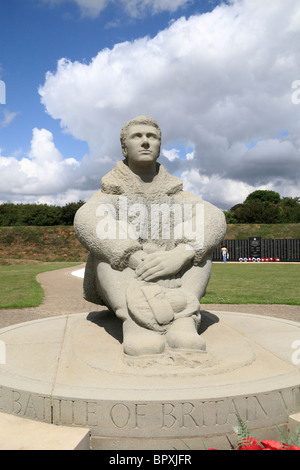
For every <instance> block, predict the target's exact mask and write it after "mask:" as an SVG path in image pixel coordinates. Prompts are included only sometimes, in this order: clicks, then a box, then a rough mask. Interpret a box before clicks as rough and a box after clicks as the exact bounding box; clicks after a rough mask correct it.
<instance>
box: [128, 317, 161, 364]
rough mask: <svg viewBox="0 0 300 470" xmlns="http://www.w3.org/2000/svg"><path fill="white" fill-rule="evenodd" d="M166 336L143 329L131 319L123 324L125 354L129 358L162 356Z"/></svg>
mask: <svg viewBox="0 0 300 470" xmlns="http://www.w3.org/2000/svg"><path fill="white" fill-rule="evenodd" d="M165 345H166V340H165V336H164V335H162V334H160V333H158V332H156V331H152V330H148V329H146V328H142V327H140V326H139V325H137V324H136V323H135V322H134V321H133V320H132V319H131V318H127V319H126V320H125V321H124V323H123V352H124V353H125V354H127V355H128V356H143V355H152V354H162V353H163V352H164V350H165Z"/></svg>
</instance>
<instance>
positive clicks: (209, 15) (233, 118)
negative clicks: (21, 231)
mask: <svg viewBox="0 0 300 470" xmlns="http://www.w3.org/2000/svg"><path fill="white" fill-rule="evenodd" d="M251 5H252V7H251ZM128 6H129V7H130V8H128ZM87 7H88V8H87ZM126 7H127V8H126ZM299 31H300V5H299V2H298V1H297V0H286V2H282V1H280V0H272V1H271V0H264V1H263V2H261V1H260V2H259V1H258V0H251V1H250V0H232V1H229V2H219V1H196V0H194V1H193V0H173V1H170V0H161V1H160V2H158V0H128V1H127V2H125V0H118V1H115V0H107V1H106V2H105V0H86V1H84V0H0V80H2V81H3V82H4V83H5V85H6V102H5V104H4V103H3V104H0V149H1V151H0V202H5V201H14V202H26V201H29V202H36V201H40V202H48V203H58V204H64V203H66V202H71V200H77V199H87V198H88V197H89V196H90V195H91V194H92V193H93V192H94V191H95V190H97V189H98V187H99V186H100V178H101V176H103V174H105V173H106V172H107V171H109V170H110V169H111V168H112V167H113V165H114V164H115V162H116V161H117V160H118V159H119V158H120V156H121V152H120V148H119V140H118V134H119V131H120V126H121V125H122V124H123V123H124V122H125V121H126V120H127V119H130V118H131V117H133V116H134V115H136V114H151V115H153V117H155V118H156V119H157V120H158V122H159V123H160V124H161V127H162V130H163V137H164V139H163V150H162V156H161V162H162V163H163V164H164V165H165V166H166V167H167V169H168V170H169V171H170V172H172V173H174V174H180V175H182V178H183V181H184V184H185V188H186V189H187V190H189V191H191V192H194V193H197V194H198V195H199V196H201V197H203V199H206V200H208V201H209V202H212V203H214V204H216V205H218V206H219V207H221V208H223V209H226V208H229V207H231V206H232V205H234V204H235V203H237V202H241V201H242V200H244V199H245V197H246V196H247V194H248V193H249V192H251V191H252V190H254V189H258V188H260V189H261V188H263V189H274V190H277V191H278V192H280V194H281V195H287V196H298V195H299V194H298V192H297V191H298V181H299V176H300V175H299V155H300V153H299V148H300V141H299V137H298V129H299V113H300V105H298V106H297V105H296V104H295V103H293V102H292V100H291V95H292V88H291V87H292V83H293V81H295V80H297V79H299V78H300V59H299V51H298V50H297V49H299V48H297V44H299V35H300V34H299ZM62 59H65V60H64V61H63V60H62ZM58 64H59V65H58ZM48 72H50V74H49V73H48Z"/></svg>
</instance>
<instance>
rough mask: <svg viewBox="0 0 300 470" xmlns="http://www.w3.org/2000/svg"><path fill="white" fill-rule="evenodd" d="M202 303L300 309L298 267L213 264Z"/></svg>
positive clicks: (291, 265)
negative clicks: (285, 306) (286, 306)
mask: <svg viewBox="0 0 300 470" xmlns="http://www.w3.org/2000/svg"><path fill="white" fill-rule="evenodd" d="M201 302H202V303H204V304H210V303H215V304H286V305H300V264H288V263H287V264H281V263H226V264H223V263H214V264H213V269H212V274H211V278H210V281H209V284H208V287H207V291H206V295H205V297H203V298H202V300H201Z"/></svg>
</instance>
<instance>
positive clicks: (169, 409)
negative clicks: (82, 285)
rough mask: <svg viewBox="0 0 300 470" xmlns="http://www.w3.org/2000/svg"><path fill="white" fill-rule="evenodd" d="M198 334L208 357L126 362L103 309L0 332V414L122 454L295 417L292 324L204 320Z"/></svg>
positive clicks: (115, 323) (297, 396)
mask: <svg viewBox="0 0 300 470" xmlns="http://www.w3.org/2000/svg"><path fill="white" fill-rule="evenodd" d="M200 334H202V335H203V337H204V338H205V340H206V345H207V351H206V353H201V352H199V353H197V352H193V351H175V350H166V352H165V353H164V354H162V355H159V356H155V357H154V356H149V357H138V358H134V357H128V356H124V354H123V352H122V326H121V323H120V322H119V320H118V319H116V318H115V317H113V316H112V315H111V314H110V313H109V312H108V311H103V312H93V313H89V314H87V313H85V314H75V315H67V316H61V317H51V318H47V319H44V320H38V321H33V322H28V323H22V324H17V325H14V326H11V327H9V328H5V329H2V330H0V340H1V343H0V344H1V346H2V355H1V354H0V359H1V358H2V361H1V362H2V364H1V365H0V385H1V388H2V392H1V397H0V407H1V410H2V411H4V412H6V413H10V414H14V415H17V416H20V417H26V418H29V419H35V420H38V421H42V422H49V423H55V424H61V425H72V426H74V425H75V426H81V427H85V428H88V429H90V430H91V435H92V442H93V443H94V447H95V448H127V449H135V448H150V449H151V448H152V449H174V448H176V449H178V448H179V447H178V443H179V442H181V441H182V440H184V442H194V443H195V442H196V441H195V439H200V438H201V442H202V439H203V440H205V438H206V437H207V436H224V435H225V434H226V433H230V432H232V427H233V426H235V425H236V424H237V422H236V414H237V413H238V414H239V415H240V416H241V417H242V419H244V420H245V421H246V422H247V425H248V427H249V428H250V429H251V428H255V429H260V428H266V427H268V426H273V425H275V424H276V425H279V424H285V423H287V421H288V416H289V415H290V414H291V413H293V412H297V411H300V366H299V365H297V364H295V361H293V353H295V350H294V349H293V344H295V341H297V340H299V339H300V323H295V322H290V321H286V320H279V319H275V318H272V317H263V316H258V315H248V314H241V313H231V312H202V323H201V330H200ZM0 352H1V351H0ZM193 439H194V441H193ZM189 440H190V441H189ZM139 446H141V447H139ZM174 446H175V447H174Z"/></svg>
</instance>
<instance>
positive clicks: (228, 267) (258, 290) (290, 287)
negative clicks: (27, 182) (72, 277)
mask: <svg viewBox="0 0 300 470" xmlns="http://www.w3.org/2000/svg"><path fill="white" fill-rule="evenodd" d="M76 264H79V263H59V264H58V263H40V264H28V265H12V266H0V308H24V307H36V306H38V305H40V304H41V302H42V300H43V295H44V293H43V290H42V288H41V286H40V284H39V283H38V282H37V280H36V276H37V275H38V274H39V273H42V272H45V271H50V270H55V269H60V268H61V269H62V268H66V267H69V266H74V265H76ZM201 302H202V303H204V304H211V303H214V304H251V303H254V304H286V305H300V264H288V263H287V264H281V263H268V264H265V263H226V264H223V263H214V264H213V269H212V274H211V278H210V281H209V284H208V287H207V292H206V295H205V297H203V299H202V300H201Z"/></svg>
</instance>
